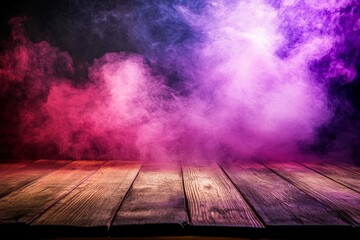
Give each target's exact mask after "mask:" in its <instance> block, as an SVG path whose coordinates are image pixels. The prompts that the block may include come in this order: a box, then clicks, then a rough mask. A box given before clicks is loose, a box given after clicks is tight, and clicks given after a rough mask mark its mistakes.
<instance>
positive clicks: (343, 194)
mask: <svg viewBox="0 0 360 240" xmlns="http://www.w3.org/2000/svg"><path fill="white" fill-rule="evenodd" d="M266 166H267V167H269V168H270V169H272V170H273V171H275V172H276V173H277V174H279V175H280V176H282V177H283V178H285V179H286V180H288V181H289V182H291V183H292V184H294V185H295V186H296V187H298V188H299V189H301V190H303V191H304V192H306V193H307V194H309V195H310V196H312V197H314V198H316V199H317V200H318V201H320V202H322V203H324V204H326V205H327V206H329V207H330V208H331V209H333V210H334V211H336V212H337V213H338V214H339V215H341V216H343V217H344V218H347V219H348V221H350V222H351V223H352V224H353V225H355V226H359V225H360V194H359V193H357V192H355V191H353V190H351V189H349V188H347V187H345V186H343V185H341V184H339V183H337V182H334V181H333V180H331V179H329V178H327V177H325V176H323V175H321V174H319V173H317V172H315V171H313V170H310V169H308V168H306V167H304V166H301V165H299V164H296V163H281V164H280V163H272V164H266Z"/></svg>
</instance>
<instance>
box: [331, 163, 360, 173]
mask: <svg viewBox="0 0 360 240" xmlns="http://www.w3.org/2000/svg"><path fill="white" fill-rule="evenodd" d="M326 163H328V164H331V165H334V166H336V167H339V168H342V169H345V170H348V171H351V172H353V173H356V174H358V175H360V166H356V165H355V164H350V163H344V162H340V163H334V162H325V164H326Z"/></svg>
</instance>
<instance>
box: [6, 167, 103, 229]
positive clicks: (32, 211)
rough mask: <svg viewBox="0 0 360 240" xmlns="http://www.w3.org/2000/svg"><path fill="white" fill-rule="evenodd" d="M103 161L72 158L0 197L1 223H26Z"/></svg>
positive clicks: (67, 191) (76, 184) (92, 171)
mask: <svg viewBox="0 0 360 240" xmlns="http://www.w3.org/2000/svg"><path fill="white" fill-rule="evenodd" d="M102 164H104V162H102V161H74V162H72V163H70V164H69V165H66V166H65V167H63V168H61V169H59V170H56V171H54V172H52V173H50V174H48V175H46V176H44V177H42V178H40V179H38V180H36V181H35V182H33V183H31V184H29V185H27V186H26V187H24V188H21V189H19V190H17V191H13V192H12V193H10V194H8V195H6V196H5V197H3V198H1V199H0V224H14V223H29V222H31V221H32V220H33V219H34V218H35V217H36V216H37V215H38V214H40V213H42V212H43V211H45V210H46V209H47V208H49V207H50V206H51V205H53V204H54V203H55V202H57V201H58V200H59V199H61V198H62V197H64V196H65V195H66V194H68V193H69V192H70V191H72V190H73V189H74V188H75V187H77V186H78V185H79V184H80V183H81V182H82V181H84V179H86V178H87V177H89V176H90V175H91V174H93V173H94V172H95V171H96V170H97V169H98V168H99V167H100V166H101V165H102Z"/></svg>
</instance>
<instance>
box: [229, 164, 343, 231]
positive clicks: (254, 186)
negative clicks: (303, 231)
mask: <svg viewBox="0 0 360 240" xmlns="http://www.w3.org/2000/svg"><path fill="white" fill-rule="evenodd" d="M223 169H224V170H225V172H226V173H227V174H228V176H229V177H230V179H231V180H232V181H233V183H234V184H235V185H236V187H237V189H238V190H239V191H240V192H241V193H242V195H243V196H244V197H245V198H246V199H247V201H248V202H249V203H250V204H251V205H252V206H253V208H254V209H255V210H256V211H257V213H258V215H260V217H261V218H262V220H263V221H264V222H265V224H266V225H267V226H286V225H343V226H346V225H348V224H347V223H345V222H344V221H342V220H341V219H340V218H339V217H338V216H337V214H336V213H335V212H333V211H331V210H330V209H329V208H328V207H326V206H324V205H323V204H321V203H319V202H318V201H316V200H314V199H313V198H310V197H309V196H308V195H306V194H305V193H304V192H302V191H299V189H297V188H296V187H295V186H294V185H292V184H291V183H289V182H288V181H286V180H284V179H283V178H281V177H279V176H278V175H276V174H275V173H273V172H272V171H271V170H269V169H268V168H266V167H265V166H263V165H261V164H257V163H248V164H238V165H236V166H235V167H234V166H233V164H232V165H226V166H223Z"/></svg>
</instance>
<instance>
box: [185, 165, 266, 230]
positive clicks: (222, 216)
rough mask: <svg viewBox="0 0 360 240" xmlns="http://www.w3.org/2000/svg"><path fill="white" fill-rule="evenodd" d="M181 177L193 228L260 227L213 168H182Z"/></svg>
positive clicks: (216, 166)
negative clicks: (194, 226) (196, 226)
mask: <svg viewBox="0 0 360 240" xmlns="http://www.w3.org/2000/svg"><path fill="white" fill-rule="evenodd" d="M183 177H184V186H185V192H186V196H187V201H188V206H189V211H190V220H191V223H192V224H193V225H198V226H211V225H213V226H243V227H262V226H263V225H262V223H261V222H260V220H259V219H258V218H257V217H256V215H255V213H254V212H253V211H252V209H251V208H250V206H249V205H248V204H247V203H246V201H245V200H244V199H243V197H242V196H241V195H240V193H239V192H238V191H237V190H236V188H235V187H234V185H233V184H232V183H231V182H230V180H229V179H228V178H227V176H226V175H225V174H224V173H223V171H222V170H221V169H220V168H219V166H218V165H217V164H215V163H209V164H207V165H194V164H183Z"/></svg>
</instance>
